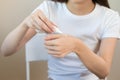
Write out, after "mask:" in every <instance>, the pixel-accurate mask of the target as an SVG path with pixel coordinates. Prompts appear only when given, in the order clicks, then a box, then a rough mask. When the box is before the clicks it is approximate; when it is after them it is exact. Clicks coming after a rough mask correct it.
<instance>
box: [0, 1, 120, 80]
mask: <svg viewBox="0 0 120 80" xmlns="http://www.w3.org/2000/svg"><path fill="white" fill-rule="evenodd" d="M41 1H42V0H0V45H1V44H2V41H3V40H4V38H5V36H6V35H7V34H8V33H9V32H10V31H11V30H12V29H14V28H15V27H16V26H17V25H18V24H19V23H20V22H21V21H22V20H23V19H24V18H25V17H26V16H28V15H29V14H30V13H31V12H32V11H33V9H35V8H36V7H37V6H38V5H39V4H40V3H41ZM109 1H110V4H111V7H112V8H113V9H114V10H117V11H119V13H120V6H119V3H120V0H109ZM13 37H14V36H13ZM119 48H120V42H118V45H117V49H116V51H115V55H114V60H113V65H112V70H111V73H110V75H109V79H108V80H119V79H120V62H119V61H120V58H119V56H120V53H119ZM25 77H26V76H25V52H24V48H23V49H21V50H20V51H19V52H17V53H16V54H14V55H12V56H10V57H7V58H4V57H0V80H25ZM46 77H47V63H46V62H32V63H31V80H46V79H47V78H46Z"/></svg>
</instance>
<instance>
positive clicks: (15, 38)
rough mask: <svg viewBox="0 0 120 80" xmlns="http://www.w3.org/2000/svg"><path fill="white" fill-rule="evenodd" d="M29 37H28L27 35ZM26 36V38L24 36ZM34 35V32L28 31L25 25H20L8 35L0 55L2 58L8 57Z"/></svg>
mask: <svg viewBox="0 0 120 80" xmlns="http://www.w3.org/2000/svg"><path fill="white" fill-rule="evenodd" d="M28 33H29V35H31V36H29V35H28ZM25 35H28V36H25ZM34 35H35V31H33V30H31V29H29V28H28V27H27V26H26V25H24V24H20V25H19V26H18V27H16V28H15V29H14V30H13V31H12V32H10V33H9V34H8V36H7V37H6V38H5V40H4V42H3V44H2V46H1V54H2V55H3V56H9V55H12V54H13V53H15V52H16V51H17V50H19V49H20V47H22V46H23V44H25V42H26V41H28V40H29V39H30V38H31V37H32V36H34Z"/></svg>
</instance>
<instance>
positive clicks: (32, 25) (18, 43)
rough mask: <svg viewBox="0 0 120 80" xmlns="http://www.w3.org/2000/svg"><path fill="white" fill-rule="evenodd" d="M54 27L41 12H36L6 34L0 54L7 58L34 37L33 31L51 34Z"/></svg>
mask: <svg viewBox="0 0 120 80" xmlns="http://www.w3.org/2000/svg"><path fill="white" fill-rule="evenodd" d="M54 27H55V25H54V23H52V22H51V21H50V20H48V19H47V18H46V16H45V15H44V14H43V12H42V11H41V10H37V11H36V12H34V13H33V14H31V15H29V16H28V17H27V18H26V19H25V20H24V21H23V22H22V23H21V24H20V25H19V26H18V27H16V28H15V29H14V30H13V31H12V32H10V33H9V34H8V36H7V37H6V38H5V40H4V42H3V44H2V46H1V48H0V53H1V54H2V55H4V56H9V55H11V54H13V53H15V52H16V51H17V50H19V49H20V48H21V47H22V46H23V45H24V44H25V43H26V42H27V41H28V40H30V39H31V38H32V37H33V36H34V35H35V33H36V32H35V29H37V30H39V31H41V32H46V33H52V32H53V31H54Z"/></svg>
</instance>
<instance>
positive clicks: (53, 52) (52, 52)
mask: <svg viewBox="0 0 120 80" xmlns="http://www.w3.org/2000/svg"><path fill="white" fill-rule="evenodd" d="M48 53H49V54H51V55H60V54H61V53H60V52H58V51H52V50H48Z"/></svg>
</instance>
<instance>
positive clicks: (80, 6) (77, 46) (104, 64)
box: [1, 0, 117, 79]
mask: <svg viewBox="0 0 120 80" xmlns="http://www.w3.org/2000/svg"><path fill="white" fill-rule="evenodd" d="M67 7H68V9H69V10H70V11H71V12H72V13H73V14H76V15H86V14H89V13H90V12H91V11H92V10H93V9H94V7H95V4H93V2H92V0H69V1H68V3H67ZM31 19H32V20H31ZM35 23H37V24H35ZM41 24H42V25H41ZM54 26H55V24H54V23H52V22H50V21H49V20H48V19H47V18H46V17H45V16H44V14H43V13H42V12H41V11H36V12H35V13H34V14H32V15H29V16H28V17H27V18H26V19H25V20H24V21H23V22H22V23H21V24H20V25H19V26H18V27H17V28H16V29H14V30H13V31H12V32H11V33H9V34H8V36H7V37H6V39H5V40H4V42H3V44H2V46H1V53H2V54H3V55H4V56H8V55H12V54H13V53H15V52H16V51H18V50H19V49H20V48H21V47H23V46H24V45H25V43H26V42H27V41H29V40H30V39H31V38H32V37H33V36H34V35H35V34H36V32H35V29H39V30H42V31H44V32H47V33H51V32H53V31H54ZM12 36H14V38H12V39H11V37H12ZM9 42H11V43H9ZM116 42H117V39H116V38H104V39H102V40H101V45H100V48H99V52H98V53H99V54H100V55H96V53H94V52H93V51H91V50H90V49H89V48H88V47H87V46H86V45H85V44H84V43H83V42H82V41H81V40H80V39H78V38H76V37H74V36H71V35H67V34H48V35H47V36H46V38H45V47H46V48H47V49H48V53H49V54H51V55H53V56H54V57H57V58H62V57H64V56H66V55H67V54H69V52H75V53H76V54H77V55H78V56H79V58H80V59H81V61H82V62H83V63H84V65H85V66H86V67H87V68H88V69H89V70H90V71H91V72H92V73H94V74H96V75H97V76H98V77H99V78H101V79H103V78H105V77H106V76H107V75H108V74H109V72H110V67H111V63H112V58H113V54H114V50H115V46H116ZM87 56H89V57H87Z"/></svg>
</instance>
